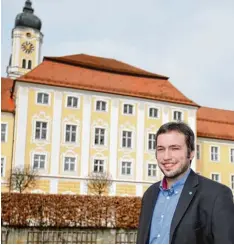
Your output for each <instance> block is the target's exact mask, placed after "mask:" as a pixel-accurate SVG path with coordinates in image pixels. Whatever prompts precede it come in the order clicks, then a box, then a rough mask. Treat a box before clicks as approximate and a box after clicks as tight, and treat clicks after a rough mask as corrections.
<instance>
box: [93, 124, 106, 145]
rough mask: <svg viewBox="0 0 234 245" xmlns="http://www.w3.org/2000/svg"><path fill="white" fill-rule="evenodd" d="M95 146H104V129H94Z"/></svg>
mask: <svg viewBox="0 0 234 245" xmlns="http://www.w3.org/2000/svg"><path fill="white" fill-rule="evenodd" d="M94 144H95V145H104V144H105V129H104V128H95V139H94Z"/></svg>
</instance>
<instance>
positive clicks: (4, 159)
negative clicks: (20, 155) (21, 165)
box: [1, 156, 6, 178]
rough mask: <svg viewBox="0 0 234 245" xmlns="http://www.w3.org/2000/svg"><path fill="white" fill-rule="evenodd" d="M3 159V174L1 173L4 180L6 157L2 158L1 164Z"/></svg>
mask: <svg viewBox="0 0 234 245" xmlns="http://www.w3.org/2000/svg"><path fill="white" fill-rule="evenodd" d="M2 159H3V172H1V177H2V178H4V177H5V176H6V156H1V164H2Z"/></svg>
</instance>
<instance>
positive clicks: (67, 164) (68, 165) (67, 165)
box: [64, 157, 76, 171]
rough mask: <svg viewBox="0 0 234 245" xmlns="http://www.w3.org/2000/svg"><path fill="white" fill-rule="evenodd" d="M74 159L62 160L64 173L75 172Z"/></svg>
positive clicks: (66, 158)
mask: <svg viewBox="0 0 234 245" xmlns="http://www.w3.org/2000/svg"><path fill="white" fill-rule="evenodd" d="M75 162H76V158H75V157H65V158H64V171H75Z"/></svg>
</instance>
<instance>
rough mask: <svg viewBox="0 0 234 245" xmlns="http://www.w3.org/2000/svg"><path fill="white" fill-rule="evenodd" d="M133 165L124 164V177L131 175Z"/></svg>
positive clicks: (122, 172) (129, 163)
mask: <svg viewBox="0 0 234 245" xmlns="http://www.w3.org/2000/svg"><path fill="white" fill-rule="evenodd" d="M131 169H132V163H131V162H125V161H124V162H122V168H121V174H122V175H131V172H132V171H131Z"/></svg>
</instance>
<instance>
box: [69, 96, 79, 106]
mask: <svg viewBox="0 0 234 245" xmlns="http://www.w3.org/2000/svg"><path fill="white" fill-rule="evenodd" d="M67 107H71V108H77V107H78V98H77V97H74V96H68V97H67Z"/></svg>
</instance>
